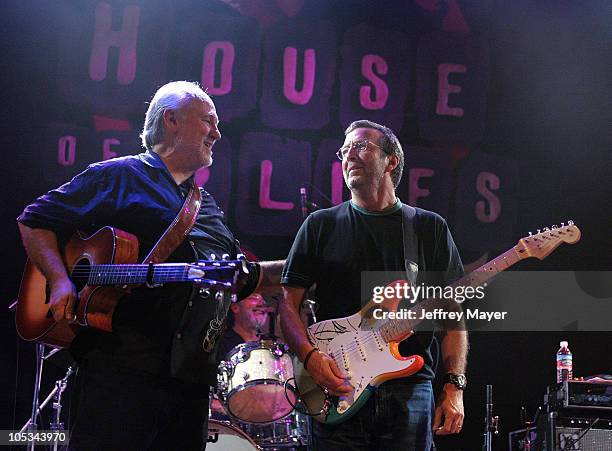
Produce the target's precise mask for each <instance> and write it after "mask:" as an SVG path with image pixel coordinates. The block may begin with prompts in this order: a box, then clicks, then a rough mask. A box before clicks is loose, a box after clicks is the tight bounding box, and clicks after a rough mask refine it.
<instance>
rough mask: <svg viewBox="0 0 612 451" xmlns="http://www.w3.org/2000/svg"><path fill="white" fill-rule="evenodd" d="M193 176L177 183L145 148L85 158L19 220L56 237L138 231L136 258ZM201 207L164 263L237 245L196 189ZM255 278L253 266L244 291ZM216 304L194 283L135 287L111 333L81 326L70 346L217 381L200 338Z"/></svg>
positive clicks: (159, 371) (172, 213) (190, 378)
mask: <svg viewBox="0 0 612 451" xmlns="http://www.w3.org/2000/svg"><path fill="white" fill-rule="evenodd" d="M192 182H193V180H192V179H189V180H187V181H185V182H184V183H183V184H181V185H177V184H176V182H175V181H174V179H173V178H172V175H171V174H170V172H169V171H168V169H167V168H166V166H165V164H164V163H163V161H162V160H161V158H160V157H159V156H158V155H157V154H156V153H154V152H151V151H147V152H145V153H141V154H139V155H135V156H127V157H122V158H116V159H112V160H107V161H104V162H100V163H95V164H92V165H90V166H89V167H88V168H87V169H86V170H85V171H83V172H82V173H80V174H78V175H77V176H75V177H74V178H73V179H72V180H71V181H70V182H68V183H66V184H64V185H62V186H61V187H59V188H57V189H55V190H52V191H49V192H48V193H46V194H44V195H43V196H41V197H39V198H38V199H36V200H35V201H34V202H33V203H32V204H30V205H28V206H27V207H26V208H25V210H24V211H23V213H22V214H21V215H20V216H19V218H18V221H19V222H21V223H23V224H25V225H27V226H29V227H32V228H43V229H47V230H52V231H54V232H55V233H56V234H57V235H58V237H59V239H60V243H61V242H64V241H66V240H67V239H68V238H70V236H71V235H72V234H73V233H74V232H75V231H76V230H81V231H86V232H93V231H96V230H97V229H99V228H101V227H103V226H113V227H115V228H118V229H120V230H124V231H126V232H129V233H131V234H133V235H135V236H136V237H137V238H138V241H139V244H140V247H139V257H140V258H139V261H142V260H143V259H144V257H145V256H146V255H147V254H148V252H149V251H150V249H151V248H152V247H153V246H154V245H155V243H156V242H157V241H158V240H159V238H160V237H161V235H162V233H163V232H164V231H165V230H166V228H167V227H168V225H169V224H170V223H171V222H172V221H173V220H174V219H175V217H176V216H177V213H178V211H179V209H180V208H181V206H182V205H183V202H184V199H185V197H186V195H187V193H188V192H189V188H190V186H191V183H192ZM201 192H202V206H201V208H200V212H199V214H198V217H197V220H196V223H195V225H194V227H193V229H192V230H191V232H190V233H189V236H188V237H187V239H186V240H185V241H183V243H181V245H180V246H179V247H178V248H177V249H176V251H174V253H173V254H172V255H171V256H170V257H169V258H168V260H167V261H168V262H186V263H188V262H194V261H197V260H206V259H209V257H210V254H215V255H216V256H217V257H220V256H222V255H223V254H229V255H230V257H231V258H236V254H237V253H239V252H240V249H239V247H238V245H237V241H236V240H235V238H234V236H233V234H232V232H231V231H230V230H229V229H228V228H227V226H226V224H225V220H224V215H223V212H222V211H221V209H220V208H219V207H218V206H217V204H216V203H215V200H214V199H213V197H212V196H211V195H210V194H208V193H207V192H205V191H204V190H201ZM258 277H259V273H258V271H253V272H252V273H251V277H250V278H249V281H248V283H247V287H245V289H244V290H243V293H247V294H248V292H250V291H252V290H253V289H254V288H255V286H256V284H257V278H258ZM215 308H216V303H215V301H214V300H213V296H210V297H209V298H207V299H204V298H201V297H200V296H199V295H198V290H195V289H194V288H193V286H192V284H189V283H185V284H166V285H165V286H163V287H161V288H155V289H151V288H146V287H142V288H137V289H134V290H133V291H132V293H131V294H129V295H127V296H125V297H124V298H122V300H121V301H120V303H119V305H118V307H117V309H116V310H115V314H114V316H113V333H111V334H109V333H106V332H102V331H98V330H95V329H92V328H88V329H85V330H83V331H82V332H81V333H80V334H79V335H78V336H77V337H76V339H75V340H74V342H73V345H72V347H71V351H72V352H73V354H75V356H76V357H77V358H82V357H84V356H86V355H87V354H88V353H90V352H101V353H103V354H105V355H106V356H107V357H108V358H111V359H112V360H113V361H114V362H115V363H116V364H118V365H120V366H126V367H130V368H135V369H138V370H141V371H145V372H149V373H152V374H156V375H161V376H173V377H176V378H178V379H181V380H183V381H186V382H192V383H205V384H213V383H215V380H216V377H215V374H216V363H215V358H214V352H213V353H211V354H209V353H206V352H204V351H203V350H202V338H203V335H204V332H205V330H206V328H207V325H208V323H209V321H210V320H211V319H212V318H213V317H214V315H215V312H216V310H215Z"/></svg>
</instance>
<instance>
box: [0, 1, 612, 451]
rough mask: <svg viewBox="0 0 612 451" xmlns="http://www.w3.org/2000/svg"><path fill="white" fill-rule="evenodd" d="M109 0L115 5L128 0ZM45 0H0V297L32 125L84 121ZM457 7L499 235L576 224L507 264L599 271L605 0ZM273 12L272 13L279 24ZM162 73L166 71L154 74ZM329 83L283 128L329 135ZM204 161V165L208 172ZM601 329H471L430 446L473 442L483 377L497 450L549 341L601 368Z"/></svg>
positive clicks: (26, 348)
mask: <svg viewBox="0 0 612 451" xmlns="http://www.w3.org/2000/svg"><path fill="white" fill-rule="evenodd" d="M60 3H62V2H60ZM83 3H84V4H91V2H83ZM94 3H95V2H94ZM110 3H111V4H113V5H124V4H127V3H128V2H110ZM262 3H263V4H265V3H266V2H262ZM270 3H271V2H270ZM306 3H307V4H306V5H305V6H304V8H303V10H302V12H301V13H300V14H301V15H302V16H303V18H304V20H316V19H318V18H321V17H324V18H331V19H333V21H335V23H336V24H338V26H342V25H343V24H345V23H353V22H354V23H358V22H359V21H371V22H372V23H373V24H374V25H377V26H380V25H381V24H382V25H384V24H388V25H389V26H390V27H397V28H399V29H401V27H402V23H401V20H402V17H410V18H411V19H410V20H411V23H414V22H418V21H419V20H422V24H423V29H424V30H426V31H427V30H435V29H439V28H440V25H439V24H440V22H441V20H442V18H443V16H444V11H443V10H440V11H438V12H435V13H433V14H426V13H425V12H424V10H423V8H421V7H420V6H418V5H417V3H422V4H428V3H430V2H414V3H413V2H410V1H407V2H400V1H390V2H367V1H332V2H326V1H322V0H321V1H310V2H306ZM432 3H435V2H432ZM441 3H442V4H444V3H445V2H441ZM63 4H64V5H65V4H66V3H65V2H64V3H63ZM143 4H144V5H147V4H155V6H156V7H161V8H168V10H169V11H171V12H173V13H177V12H182V11H189V9H190V8H210V10H211V11H214V12H215V13H218V14H221V15H227V16H228V17H233V16H235V15H237V14H238V13H237V12H236V11H234V10H232V9H231V8H229V7H227V6H226V5H223V4H222V3H221V2H217V1H212V0H211V1H199V2H197V1H186V0H182V1H179V2H174V3H172V4H169V3H168V4H166V3H165V2H143ZM381 4H384V5H385V6H384V10H381V9H380V6H378V5H381ZM54 5H55V2H43V1H37V2H27V3H26V2H18V1H5V2H3V4H2V7H1V8H2V16H1V19H0V20H1V23H2V34H3V39H2V49H1V50H2V51H1V53H0V58H1V59H2V70H1V71H0V77H1V79H2V87H3V89H2V92H3V95H2V98H3V106H4V108H3V109H2V121H1V122H0V123H1V124H2V125H1V126H2V133H0V136H2V144H3V145H2V152H0V159H1V160H0V167H1V170H2V177H1V180H2V183H3V184H4V189H3V193H4V195H3V198H4V200H3V202H2V209H3V214H2V219H3V221H2V225H1V227H2V233H1V234H0V236H1V237H2V243H1V245H2V247H1V249H2V255H3V270H2V275H1V277H2V280H1V283H0V293H1V297H0V299H2V301H3V305H5V306H8V305H9V304H10V303H11V302H12V300H13V299H15V297H16V295H17V291H18V286H19V280H20V276H21V270H22V268H23V264H24V262H25V255H24V252H23V250H22V247H21V244H20V241H19V237H18V233H17V228H16V226H15V222H14V218H15V217H16V216H17V215H18V214H19V213H20V211H21V210H22V208H23V207H24V206H25V205H26V204H27V203H28V202H30V201H31V200H32V199H33V198H34V197H35V196H37V195H38V194H40V193H42V192H44V191H45V190H47V189H49V188H52V187H53V185H50V184H49V182H48V180H46V179H45V177H44V176H43V174H44V170H45V167H44V161H45V159H44V158H43V155H44V152H45V148H44V139H43V137H44V136H45V133H46V131H47V125H48V124H49V122H50V118H51V119H52V120H53V121H58V120H63V121H66V122H68V123H72V124H76V125H79V126H82V127H90V128H91V126H92V125H91V119H90V117H91V114H92V111H84V110H83V109H82V108H79V107H75V108H70V106H69V105H66V104H64V103H62V99H61V97H60V94H59V93H58V90H57V85H56V83H55V79H54V77H56V76H57V74H56V70H57V69H56V67H57V66H56V64H55V58H56V57H57V52H58V45H59V43H58V36H59V33H58V29H61V27H62V26H65V24H63V23H62V19H61V18H60V17H58V15H57V14H56V12H57V11H56V10H54V8H55V6H54ZM458 5H459V6H460V8H461V11H462V13H463V16H464V18H465V20H466V22H467V23H468V24H469V28H470V33H472V34H474V35H477V36H479V37H481V38H484V39H485V40H486V42H487V43H488V46H489V49H490V66H489V70H490V86H489V89H488V94H487V116H486V121H485V131H484V137H483V139H482V141H481V142H479V143H478V144H477V145H474V144H472V149H473V148H476V147H477V148H478V150H480V151H483V152H485V153H488V154H491V155H498V156H503V157H510V158H512V159H513V160H514V161H516V162H518V168H519V177H520V184H519V186H520V189H519V192H518V193H517V201H518V213H517V217H516V223H515V226H514V230H513V231H512V236H507V237H505V239H506V240H507V241H508V242H509V243H512V242H515V241H516V239H518V238H519V237H520V236H523V235H525V234H526V232H527V231H529V230H535V229H536V228H539V227H543V226H547V225H550V224H551V223H558V222H560V221H564V220H567V219H573V220H574V221H575V222H576V224H577V225H578V226H579V227H580V229H581V230H582V234H583V235H582V240H581V242H580V243H579V244H577V245H574V246H562V247H561V248H559V249H558V250H557V251H555V253H553V254H552V255H551V256H549V257H548V258H547V259H546V260H544V261H542V262H531V261H526V262H523V263H520V264H519V265H517V268H518V269H537V270H544V269H545V270H576V269H580V270H610V269H612V259H611V257H610V250H612V239H611V238H610V230H609V229H610V227H611V226H612V224H611V223H612V221H611V219H612V213H611V212H612V202H611V200H610V199H611V198H612V190H611V187H612V183H611V182H610V173H611V172H612V151H611V148H610V143H611V142H612V126H611V119H612V114H611V113H610V100H612V99H611V92H612V89H611V81H612V80H611V76H612V64H610V62H611V61H612V31H611V30H612V26H611V25H612V5H611V4H610V3H609V2H608V1H606V0H600V1H588V2H574V1H552V0H551V1H512V2H507V1H501V0H498V1H475V0H472V1H461V2H458ZM144 7H145V6H143V8H144ZM442 8H443V7H442ZM415 17H416V18H415ZM282 20H284V19H283V18H282V17H281V19H280V22H282ZM161 26H164V24H160V27H161ZM412 31H414V32H415V33H416V32H417V31H415V30H412ZM264 32H265V30H264ZM260 70H261V68H260ZM175 75H176V74H174V73H172V72H170V73H169V74H168V77H169V78H168V80H170V79H173V78H174V77H175ZM177 78H180V77H177ZM338 89H339V88H338V86H337V85H336V86H335V87H334V92H333V93H332V100H331V102H332V105H331V107H330V112H331V119H330V121H329V123H328V125H326V126H325V127H323V128H321V129H319V130H315V131H306V132H296V131H291V130H288V131H284V132H282V133H281V134H282V135H283V136H286V137H299V138H304V139H309V138H310V139H314V137H319V136H324V137H328V138H336V139H337V138H339V137H340V136H341V130H342V129H343V126H344V125H345V124H341V122H340V121H339V119H338V115H337V106H335V105H336V102H337V101H338V96H339V93H338ZM260 90H261V88H260ZM410 91H411V93H412V94H410V95H409V96H410V99H409V103H408V104H407V105H408V106H407V107H406V113H405V118H404V122H403V127H402V128H401V130H400V131H399V132H398V134H399V137H400V140H401V141H402V143H403V144H404V146H406V145H413V146H425V147H427V146H428V145H431V143H429V142H427V141H425V140H424V139H423V138H422V137H421V136H420V135H419V130H418V127H417V125H416V118H415V112H414V103H413V102H414V86H411V88H410ZM151 94H152V92H151ZM259 94H260V93H259ZM259 94H258V95H259ZM149 95H150V94H149ZM411 102H412V103H411ZM144 111H145V110H144V108H143V110H142V112H140V113H139V114H138V115H136V114H133V115H127V119H128V120H130V122H131V123H132V125H133V128H134V130H138V128H139V127H140V122H141V118H142V117H143V116H144ZM94 113H95V112H94ZM220 114H221V115H222V114H223V112H222V111H220ZM123 117H125V116H123ZM221 119H222V120H223V117H221ZM247 123H248V124H249V127H248V130H249V131H253V130H260V131H271V130H270V129H269V128H267V127H266V126H264V125H263V124H261V123H260V122H259V121H258V117H257V114H256V112H254V113H251V114H250V115H248V116H247V117H245V118H242V119H238V120H235V121H233V122H231V123H228V124H222V125H223V129H222V131H223V133H224V134H225V136H227V137H229V139H230V140H232V143H234V142H236V141H238V140H239V137H240V136H241V135H242V133H243V132H244V130H245V129H247V126H246V124H247ZM136 133H137V132H134V134H136ZM237 164H238V163H237V161H233V162H232V165H233V168H234V170H233V171H232V179H231V183H232V186H235V185H236V184H237V183H238V180H237V179H238V175H237V173H238V171H237V170H236V168H237ZM407 164H408V162H407ZM214 170H215V168H214V166H213V168H212V172H213V173H214ZM233 193H234V195H233V196H232V198H231V199H230V209H229V221H230V224H231V225H232V226H233V228H234V229H236V217H237V216H238V215H239V214H240V212H239V211H238V209H237V208H235V206H236V205H237V204H238V199H236V190H233ZM213 194H214V192H213ZM295 214H296V215H297V214H299V213H298V212H297V211H296V212H295ZM457 215H461V212H460V211H458V212H454V216H455V217H456V216H457ZM452 226H453V223H452V221H451V227H452ZM238 235H239V238H240V239H241V240H242V241H243V242H244V243H246V244H247V245H248V246H249V247H250V248H252V249H253V250H254V251H255V252H256V253H257V254H258V255H259V256H260V257H262V258H267V259H269V258H283V257H284V256H285V255H286V252H287V251H288V249H289V246H290V244H291V238H290V237H285V236H279V237H270V236H258V235H251V234H249V233H245V231H244V230H240V232H239V233H238ZM483 239H484V237H483ZM506 248H507V246H506V247H504V248H499V249H493V248H492V249H489V255H490V257H492V256H494V255H497V254H499V253H501V252H503V251H504V250H505V249H506ZM461 252H462V256H463V258H464V260H466V261H468V262H469V261H471V260H473V259H475V258H476V257H478V256H479V255H478V254H476V253H474V252H470V251H469V250H468V249H461ZM542 289H545V287H542ZM541 314H542V315H552V314H554V312H541ZM0 318H1V321H2V324H1V326H2V327H1V328H0V329H1V330H2V332H1V334H0V343H3V346H2V349H3V351H2V353H0V359H1V360H0V365H1V366H2V371H0V384H1V387H2V390H1V391H0V406H3V407H2V409H1V411H0V428H1V429H13V428H18V427H20V426H21V424H23V422H24V421H25V419H26V417H27V416H28V415H29V408H30V407H29V406H30V403H31V390H32V384H33V378H34V374H33V362H34V346H33V345H32V344H30V343H24V342H21V341H20V340H19V339H18V338H17V336H16V334H15V330H14V325H13V315H12V313H10V312H8V311H7V310H6V309H5V310H4V312H3V314H2V315H1V316H0ZM611 337H612V334H611V333H610V332H589V333H587V332H577V331H572V332H570V331H558V332H541V333H518V332H517V333H480V334H479V333H473V334H472V336H471V340H470V341H471V349H470V359H469V369H468V380H469V388H468V390H467V391H466V395H465V407H466V420H465V425H464V430H463V432H462V434H461V435H460V436H457V437H450V438H447V439H444V440H440V441H439V447H440V448H442V449H464V450H474V449H478V447H480V446H481V444H482V428H483V418H484V413H485V411H484V394H485V385H486V384H493V387H494V403H495V411H496V413H497V414H499V415H500V417H501V433H500V435H499V436H498V437H497V438H496V439H495V440H496V442H495V444H496V449H505V448H506V446H507V432H508V431H510V430H514V429H518V428H519V427H520V424H519V409H520V407H521V406H526V407H527V411H528V412H530V413H533V412H534V410H535V408H536V407H537V406H538V405H541V404H542V399H543V394H544V392H545V389H546V386H547V385H548V384H550V383H552V382H554V378H555V362H554V354H555V352H556V350H557V348H558V344H559V341H560V340H561V339H567V340H569V344H570V348H571V350H572V351H573V353H574V375H575V376H586V375H590V374H595V373H612V359H611V358H610V341H611V340H610V338H611ZM50 368H51V370H50V372H49V373H48V374H47V375H46V376H45V379H46V383H47V385H48V384H49V383H50V381H52V380H53V379H55V378H56V377H58V376H59V375H60V374H61V373H62V371H63V370H62V369H61V368H60V366H57V367H56V365H54V364H52V365H50Z"/></svg>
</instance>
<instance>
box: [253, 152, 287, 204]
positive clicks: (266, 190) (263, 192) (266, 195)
mask: <svg viewBox="0 0 612 451" xmlns="http://www.w3.org/2000/svg"><path fill="white" fill-rule="evenodd" d="M260 167H261V175H260V178H259V206H260V207H261V208H266V209H268V210H292V209H293V202H280V201H276V200H272V199H270V188H271V186H272V162H271V161H270V160H263V161H262V162H261V166H260Z"/></svg>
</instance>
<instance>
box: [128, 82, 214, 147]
mask: <svg viewBox="0 0 612 451" xmlns="http://www.w3.org/2000/svg"><path fill="white" fill-rule="evenodd" d="M193 99H199V100H201V101H202V102H210V101H211V100H210V97H209V96H208V94H206V93H205V92H204V91H203V90H202V88H201V87H200V85H199V84H198V83H197V82H191V81H172V82H170V83H166V84H165V85H164V86H162V87H161V88H159V89H158V90H157V92H156V93H155V95H154V96H153V98H152V99H151V103H149V109H148V110H147V114H146V115H145V121H144V126H143V128H142V133H141V134H140V139H141V140H142V145H143V147H145V148H147V149H152V148H153V146H154V145H156V144H159V143H160V142H161V141H162V139H163V137H164V126H163V125H164V112H165V111H166V110H177V109H178V108H180V107H182V106H183V105H185V104H187V103H188V102H190V101H191V100H193Z"/></svg>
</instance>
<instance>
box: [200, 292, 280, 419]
mask: <svg viewBox="0 0 612 451" xmlns="http://www.w3.org/2000/svg"><path fill="white" fill-rule="evenodd" d="M271 311H273V309H272V308H271V307H268V306H267V305H266V300H265V299H264V297H263V296H262V295H261V294H259V293H252V294H251V295H250V296H248V297H246V298H244V299H243V300H242V301H239V302H235V303H233V304H232V305H231V306H230V314H228V316H227V320H228V328H227V329H226V331H225V333H224V334H223V338H222V339H221V342H220V343H219V349H218V350H217V365H218V364H219V363H220V362H221V361H222V360H225V359H226V357H227V354H229V352H230V351H231V350H232V349H234V348H235V347H236V346H238V345H239V344H241V343H245V342H247V341H259V339H260V338H259V336H260V335H262V334H264V333H267V332H268V328H269V316H270V315H269V313H270V312H271ZM211 410H212V411H213V413H219V414H225V409H224V408H223V406H222V405H221V403H220V402H219V400H218V399H217V398H216V397H215V398H214V399H213V401H212V404H211Z"/></svg>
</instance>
